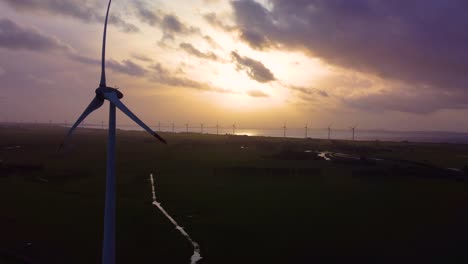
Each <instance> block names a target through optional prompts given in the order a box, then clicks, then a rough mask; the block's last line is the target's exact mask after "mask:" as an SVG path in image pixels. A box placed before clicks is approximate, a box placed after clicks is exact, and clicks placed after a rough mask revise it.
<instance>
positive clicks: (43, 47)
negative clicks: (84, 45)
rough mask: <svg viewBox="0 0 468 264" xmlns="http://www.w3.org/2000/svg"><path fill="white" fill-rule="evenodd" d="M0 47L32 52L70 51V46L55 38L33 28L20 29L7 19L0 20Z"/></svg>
mask: <svg viewBox="0 0 468 264" xmlns="http://www.w3.org/2000/svg"><path fill="white" fill-rule="evenodd" d="M0 47H2V48H7V49H12V50H20V49H23V50H33V51H51V50H62V51H71V50H72V48H71V47H70V46H68V45H67V44H65V43H63V42H62V41H60V40H59V39H57V38H55V37H52V36H48V35H45V34H43V33H41V32H39V31H38V30H36V29H33V28H25V27H21V26H19V25H18V24H16V23H15V22H13V21H11V20H9V19H0Z"/></svg>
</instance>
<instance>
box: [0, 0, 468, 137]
mask: <svg viewBox="0 0 468 264" xmlns="http://www.w3.org/2000/svg"><path fill="white" fill-rule="evenodd" d="M106 4H107V0H63V1H56V0H0V119H1V120H0V121H7V120H8V121H34V120H38V121H43V122H48V120H49V119H51V120H54V121H55V122H63V121H64V120H68V121H69V122H71V121H72V120H74V119H76V117H77V116H78V115H79V114H80V113H81V112H82V110H83V109H84V108H85V106H87V104H88V103H89V102H90V101H91V99H92V98H93V96H94V89H95V88H97V86H98V83H99V77H100V66H99V63H100V61H99V59H100V51H101V39H102V27H103V17H104V15H105V8H106ZM466 10H468V2H467V1H465V0H449V1H440V0H412V1H406V0H401V1H400V0H396V1H387V0H381V1H379V0H256V1H254V0H235V1H224V0H193V1H182V0H171V1H162V0H152V1H150V0H114V1H113V3H112V8H111V17H110V25H109V32H108V47H107V49H108V52H107V56H108V57H107V66H108V73H107V80H108V85H111V86H114V87H119V88H120V90H121V91H122V92H123V93H124V94H125V97H124V99H123V100H124V102H125V103H126V104H127V105H128V106H129V107H130V108H131V109H133V110H134V112H135V113H137V114H138V115H139V116H140V117H141V118H142V119H143V120H145V121H146V122H147V123H148V124H152V125H154V124H156V123H157V122H158V121H161V122H163V123H170V122H175V123H179V124H183V123H186V122H192V123H199V122H204V123H205V124H208V123H213V124H214V123H216V121H217V120H219V122H220V124H226V125H229V124H232V123H233V122H236V123H238V124H242V126H244V127H261V126H266V127H277V126H281V125H283V123H284V122H285V121H286V122H287V124H288V125H289V126H297V127H302V126H303V125H304V124H305V123H309V126H311V127H317V128H319V127H326V126H327V125H328V124H329V123H332V122H333V123H334V124H335V126H336V127H343V128H344V127H348V126H350V125H353V124H355V123H359V124H360V127H362V128H368V129H381V128H383V129H398V130H451V131H468V120H467V119H466V118H465V117H466V116H467V115H468V93H467V91H468V31H467V30H466V28H467V26H468V16H466V14H465V13H466ZM107 112H108V111H107V109H106V108H103V109H100V110H98V111H97V112H95V113H93V114H92V115H91V116H90V117H89V119H88V120H87V122H90V123H93V122H94V123H100V122H101V120H105V119H106V116H107ZM118 120H119V122H120V124H129V123H130V121H129V120H128V119H126V118H125V117H124V116H123V115H120V116H119V119H118Z"/></svg>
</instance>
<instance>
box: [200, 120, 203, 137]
mask: <svg viewBox="0 0 468 264" xmlns="http://www.w3.org/2000/svg"><path fill="white" fill-rule="evenodd" d="M200 129H201V133H202V134H203V123H202V124H200Z"/></svg>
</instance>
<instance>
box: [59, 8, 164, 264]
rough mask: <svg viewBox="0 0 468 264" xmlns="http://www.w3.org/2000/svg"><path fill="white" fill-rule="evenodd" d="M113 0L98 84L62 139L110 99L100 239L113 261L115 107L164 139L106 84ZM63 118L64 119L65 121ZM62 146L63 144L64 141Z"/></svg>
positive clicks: (106, 258)
mask: <svg viewBox="0 0 468 264" xmlns="http://www.w3.org/2000/svg"><path fill="white" fill-rule="evenodd" d="M111 2H112V0H109V4H108V6H107V12H106V20H105V23H104V34H103V44H102V65H101V81H100V83H99V88H97V89H96V96H95V97H94V99H93V100H92V101H91V103H90V104H89V106H88V107H87V108H86V109H85V111H84V112H83V114H81V116H80V117H79V118H78V120H77V121H76V122H75V124H74V125H73V126H72V127H71V128H70V130H69V131H68V134H67V135H66V137H65V140H64V143H65V142H66V140H67V139H68V137H69V136H70V135H71V134H72V132H73V131H74V130H75V129H76V128H77V127H78V125H79V124H80V123H81V122H83V120H84V119H85V118H86V117H87V116H88V115H89V114H90V113H91V112H93V111H94V110H96V109H98V108H99V107H101V106H102V105H103V104H104V100H108V101H109V105H110V107H109V131H108V133H109V134H108V145H107V168H106V171H107V176H106V196H105V209H104V239H103V243H102V263H103V264H114V263H115V207H116V204H115V202H116V201H115V200H116V190H115V189H116V179H115V129H116V128H115V123H116V120H115V119H116V118H115V117H116V108H118V109H119V110H120V111H122V112H123V113H124V114H126V115H127V116H128V117H129V118H130V119H132V120H133V121H135V122H136V123H137V124H138V125H140V126H141V127H142V128H143V129H145V130H146V131H147V132H148V133H150V134H151V135H152V136H154V137H156V138H157V139H159V140H160V141H161V142H163V143H166V141H165V140H164V139H163V138H162V137H160V136H159V135H158V134H156V133H155V132H154V131H153V130H151V128H149V127H148V126H147V125H146V124H145V123H143V122H142V121H141V120H140V119H139V118H138V117H137V116H136V115H135V114H133V113H132V112H131V111H130V110H129V109H128V108H127V107H126V106H125V105H124V104H123V103H122V102H121V101H120V99H121V98H122V97H123V94H122V93H121V92H120V91H118V90H117V89H115V88H112V87H108V86H107V85H106V71H105V70H106V67H105V65H106V64H105V63H106V61H105V58H106V32H107V20H108V17H109V9H110V6H111ZM65 122H66V121H65ZM64 143H62V145H61V146H63V144H64Z"/></svg>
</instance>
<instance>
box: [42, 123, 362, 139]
mask: <svg viewBox="0 0 468 264" xmlns="http://www.w3.org/2000/svg"><path fill="white" fill-rule="evenodd" d="M49 124H50V125H52V121H49ZM64 124H65V126H67V121H65V123H64ZM82 125H83V123H82ZM357 127H358V125H357V124H356V125H354V126H351V127H349V130H350V131H351V138H352V140H355V135H356V128H357ZM101 128H102V129H104V128H105V123H104V121H101ZM162 128H171V130H170V132H172V133H175V132H176V128H180V127H177V126H176V124H175V123H174V122H173V123H170V124H168V125H166V124H163V123H161V122H158V124H157V130H156V131H158V132H163V130H162ZM183 128H185V132H186V133H190V132H197V131H195V130H194V129H196V128H199V129H200V130H199V132H200V133H201V134H203V133H205V129H206V128H212V129H216V135H219V134H220V130H221V129H224V130H225V129H226V128H227V127H222V126H220V125H219V124H218V123H216V126H214V127H207V126H205V125H204V123H201V124H200V126H199V127H194V126H190V124H189V123H185V124H184V126H183ZM229 128H232V134H233V135H235V134H236V130H237V126H236V124H232V126H231V127H229ZM244 129H245V128H244ZM281 129H282V130H283V137H286V136H287V130H288V129H291V128H288V127H287V126H286V125H283V126H282V127H281ZM310 129H311V128H310V127H309V125H308V124H306V125H305V127H304V134H305V138H308V137H309V131H310ZM260 130H261V129H260ZM326 130H327V132H328V137H327V138H328V139H332V138H331V134H332V124H330V125H328V127H327V128H326Z"/></svg>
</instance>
